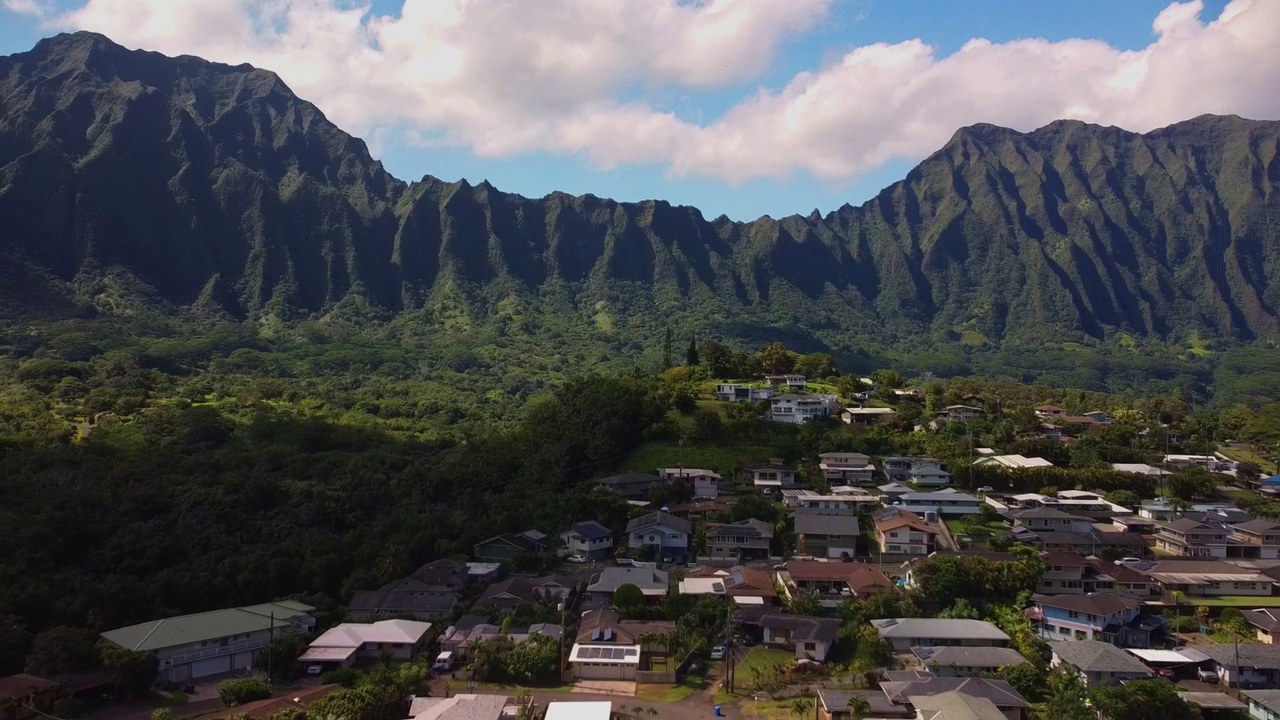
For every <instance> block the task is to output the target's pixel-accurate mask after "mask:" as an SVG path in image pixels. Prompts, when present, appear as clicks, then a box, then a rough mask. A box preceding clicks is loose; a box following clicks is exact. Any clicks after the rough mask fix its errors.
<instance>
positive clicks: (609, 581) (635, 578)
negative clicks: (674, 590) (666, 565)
mask: <svg viewBox="0 0 1280 720" xmlns="http://www.w3.org/2000/svg"><path fill="white" fill-rule="evenodd" d="M623 585H635V586H636V587H638V588H640V589H641V590H658V589H662V590H666V589H667V585H668V577H667V573H666V571H664V570H654V569H653V568H648V567H610V568H605V569H604V570H601V571H600V572H599V573H596V574H595V575H593V576H591V584H590V585H588V586H587V592H607V593H611V592H613V591H615V590H617V589H618V588H619V587H621V586H623Z"/></svg>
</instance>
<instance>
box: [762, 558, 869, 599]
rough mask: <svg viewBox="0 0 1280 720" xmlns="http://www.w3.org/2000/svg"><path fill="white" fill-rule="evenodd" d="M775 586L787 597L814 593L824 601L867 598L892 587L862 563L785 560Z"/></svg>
mask: <svg viewBox="0 0 1280 720" xmlns="http://www.w3.org/2000/svg"><path fill="white" fill-rule="evenodd" d="M778 582H779V583H781V585H782V586H783V587H784V588H786V590H787V593H788V594H789V595H792V596H795V595H797V594H804V593H817V594H818V595H819V596H820V597H821V598H822V599H824V600H832V599H833V600H840V599H842V598H848V597H859V598H861V597H867V596H869V595H875V594H878V593H883V592H889V591H891V590H892V589H893V583H892V582H890V580H889V578H888V577H887V576H886V575H885V574H884V573H882V572H880V571H879V570H878V569H876V568H874V567H872V566H870V565H865V564H862V563H848V562H831V561H823V560H788V561H787V564H786V568H785V569H783V570H779V571H778Z"/></svg>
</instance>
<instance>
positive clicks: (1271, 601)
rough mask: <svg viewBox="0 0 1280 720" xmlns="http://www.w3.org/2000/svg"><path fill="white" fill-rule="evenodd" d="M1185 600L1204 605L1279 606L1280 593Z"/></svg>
mask: <svg viewBox="0 0 1280 720" xmlns="http://www.w3.org/2000/svg"><path fill="white" fill-rule="evenodd" d="M1187 602H1188V603H1190V604H1192V605H1203V606H1205V607H1243V608H1255V607H1259V608H1261V607H1280V595H1261V596H1259V595H1222V596H1220V597H1212V598H1187Z"/></svg>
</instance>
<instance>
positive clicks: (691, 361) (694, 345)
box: [684, 335, 698, 367]
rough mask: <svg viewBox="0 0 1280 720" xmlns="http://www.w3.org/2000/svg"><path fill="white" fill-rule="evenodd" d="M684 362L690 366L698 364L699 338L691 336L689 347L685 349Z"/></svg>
mask: <svg viewBox="0 0 1280 720" xmlns="http://www.w3.org/2000/svg"><path fill="white" fill-rule="evenodd" d="M684 364H685V365H688V366H690V367H692V366H694V365H697V364H698V340H697V338H695V337H694V336H692V335H690V336H689V348H688V349H687V350H685V351H684Z"/></svg>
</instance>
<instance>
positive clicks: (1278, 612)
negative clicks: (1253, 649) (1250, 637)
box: [1240, 608, 1280, 645]
mask: <svg viewBox="0 0 1280 720" xmlns="http://www.w3.org/2000/svg"><path fill="white" fill-rule="evenodd" d="M1240 614H1241V615H1243V616H1244V619H1245V621H1246V622H1248V623H1249V624H1250V625H1252V626H1253V627H1254V629H1255V630H1256V631H1257V633H1258V642H1260V643H1264V644H1266V645H1271V644H1273V643H1275V640H1276V635H1277V634H1280V609H1277V608H1258V609H1257V610H1241V611H1240Z"/></svg>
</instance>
